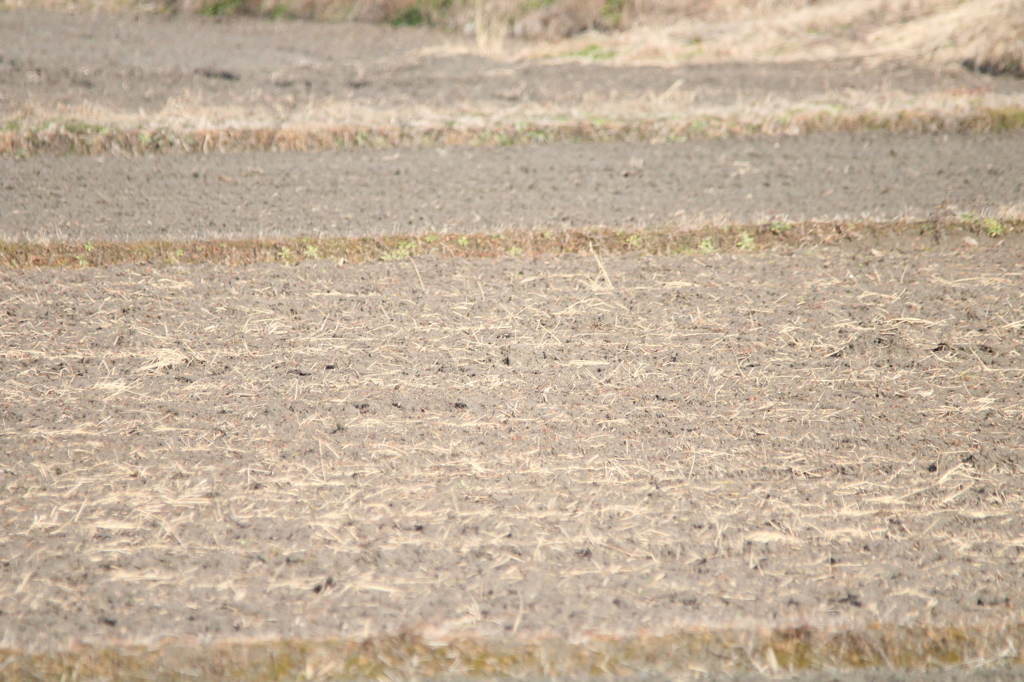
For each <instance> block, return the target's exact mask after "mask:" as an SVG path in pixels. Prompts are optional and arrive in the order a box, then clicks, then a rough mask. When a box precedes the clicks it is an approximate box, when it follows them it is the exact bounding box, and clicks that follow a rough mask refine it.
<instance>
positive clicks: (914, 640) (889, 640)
mask: <svg viewBox="0 0 1024 682" xmlns="http://www.w3.org/2000/svg"><path fill="white" fill-rule="evenodd" d="M993 642H999V644H1000V645H1001V648H998V649H991V648H990V647H991V644H992V643H993ZM1021 650H1024V633H1022V632H1021V629H1020V628H1019V627H1018V628H1007V629H1005V630H996V631H984V630H973V631H972V630H959V629H956V628H874V629H870V630H864V631H858V632H821V631H812V630H808V629H789V630H780V631H775V632H757V631H748V632H742V633H737V632H730V631H722V630H713V629H708V630H699V631H692V632H687V633H681V634H677V635H675V636H671V637H638V638H625V639H613V638H600V637H594V638H590V639H589V640H588V641H586V642H585V643H569V642H558V641H552V640H544V641H539V642H533V643H523V642H510V641H506V642H503V643H484V642H481V641H479V640H470V639H465V640H456V641H453V642H447V643H439V642H428V641H424V640H423V639H421V638H419V637H417V636H415V635H400V636H396V637H381V638H374V639H369V640H366V641H363V642H351V641H338V640H317V641H303V642H297V641H287V640H285V641H275V642H264V641H251V642H244V643H243V642H232V643H220V644H216V645H212V646H209V645H208V646H195V645H189V644H182V643H164V644H162V645H160V646H149V647H132V646H129V647H117V648H109V649H88V650H79V651H69V652H62V653H59V654H55V653H44V654H34V655H33V654H24V653H13V652H8V653H7V654H6V657H5V659H4V661H5V663H4V668H2V669H0V680H3V682H15V681H20V680H36V679H40V678H43V679H66V678H70V679H79V680H91V679H102V680H134V679H140V678H142V679H160V680H165V681H166V682H177V681H178V680H194V679H197V678H198V679H204V680H220V679H230V680H235V681H237V682H250V681H251V682H279V681H280V682H284V681H286V680H289V681H290V680H296V679H298V680H310V681H313V680H325V681H326V680H355V679H360V680H367V679H388V680H416V679H438V678H440V679H452V678H456V679H494V678H514V679H523V678H548V679H550V678H554V679H579V678H588V679H590V678H610V677H614V679H617V680H628V679H637V678H640V679H650V678H651V677H652V676H653V677H655V678H656V679H658V678H661V677H662V676H665V677H670V678H671V679H677V680H678V679H700V678H702V677H704V673H706V672H711V671H724V672H743V671H747V672H762V673H766V674H773V673H775V674H778V673H779V672H782V671H785V672H791V671H795V672H803V671H808V670H820V669H826V670H850V669H853V670H857V669H862V668H889V669H893V668H895V669H899V670H927V669H929V668H934V667H936V666H941V667H942V668H945V669H947V670H948V669H956V668H965V669H970V668H976V667H981V666H988V667H990V666H992V665H993V664H998V665H1001V666H1006V665H1020V664H1022V663H1024V658H1022V656H1021V654H1020V653H1014V651H1016V652H1020V651H1021ZM0 656H4V652H3V651H0Z"/></svg>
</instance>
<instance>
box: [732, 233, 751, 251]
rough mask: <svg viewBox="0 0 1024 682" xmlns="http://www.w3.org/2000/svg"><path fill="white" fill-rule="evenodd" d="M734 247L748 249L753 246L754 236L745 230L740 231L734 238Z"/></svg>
mask: <svg viewBox="0 0 1024 682" xmlns="http://www.w3.org/2000/svg"><path fill="white" fill-rule="evenodd" d="M736 248H737V249H741V250H743V251H750V250H751V249H753V248H754V238H753V237H751V236H750V233H749V232H747V231H746V230H744V231H743V232H740V237H739V239H737V240H736Z"/></svg>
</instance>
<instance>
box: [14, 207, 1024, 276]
mask: <svg viewBox="0 0 1024 682" xmlns="http://www.w3.org/2000/svg"><path fill="white" fill-rule="evenodd" d="M1022 228H1024V221H1022V220H1021V219H1020V218H994V217H988V218H979V217H975V216H960V217H958V218H953V219H948V218H947V219H943V220H940V221H936V220H905V221H891V222H883V223H872V222H867V221H862V222H850V221H836V222H796V223H794V222H790V221H788V220H784V219H779V220H772V221H768V222H765V223H761V224H758V225H707V226H704V227H696V228H695V227H688V228H684V229H679V228H648V229H643V230H613V229H608V228H593V229H589V230H565V229H551V230H545V231H537V230H525V231H523V230H510V231H502V232H501V233H499V234H493V235H481V234H477V235H467V234H451V233H442V234H438V233H426V234H416V235H410V236H401V235H388V236H384V235H382V236H375V237H354V238H344V237H338V238H330V237H317V238H313V237H297V238H293V239H249V240H237V241H232V240H213V241H190V242H174V241H152V242H147V241H133V242H100V241H97V242H85V243H78V242H29V241H19V242H9V241H0V267H6V268H26V267H68V266H72V267H74V266H79V267H98V266H110V265H120V264H123V263H151V264H162V265H180V264H199V263H217V264H221V265H250V264H253V263H285V264H295V263H299V262H302V261H307V260H311V261H316V260H334V261H338V262H341V263H367V262H374V261H390V260H405V259H409V258H413V257H423V256H440V257H442V258H497V257H502V256H512V257H525V258H537V257H539V256H550V255H561V254H579V253H586V252H587V251H588V250H592V249H597V250H598V251H599V252H601V253H612V254H629V253H636V254H650V255H672V254H676V255H679V254H688V255H694V254H705V255H706V254H711V253H719V252H724V253H730V252H737V251H740V252H741V251H755V250H763V249H778V248H799V247H810V246H815V245H820V244H837V243H844V242H847V243H861V244H862V245H863V243H864V242H865V240H867V241H869V242H871V243H880V242H882V241H884V240H885V239H888V238H891V237H892V236H893V235H898V234H903V235H916V236H918V237H921V236H924V237H925V238H926V240H929V239H930V240H933V241H934V242H935V243H940V242H942V241H946V242H949V241H958V240H959V241H963V240H968V242H971V241H972V240H973V242H974V243H979V241H982V240H984V241H987V240H992V239H1001V240H1006V239H1016V237H1017V235H1019V234H1021V231H1022Z"/></svg>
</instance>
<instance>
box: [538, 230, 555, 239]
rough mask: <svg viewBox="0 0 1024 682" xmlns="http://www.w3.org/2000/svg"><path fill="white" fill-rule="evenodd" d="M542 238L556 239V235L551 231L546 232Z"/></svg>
mask: <svg viewBox="0 0 1024 682" xmlns="http://www.w3.org/2000/svg"><path fill="white" fill-rule="evenodd" d="M541 236H542V237H544V239H554V238H555V233H554V232H552V231H551V230H544V233H543V234H542V235H541Z"/></svg>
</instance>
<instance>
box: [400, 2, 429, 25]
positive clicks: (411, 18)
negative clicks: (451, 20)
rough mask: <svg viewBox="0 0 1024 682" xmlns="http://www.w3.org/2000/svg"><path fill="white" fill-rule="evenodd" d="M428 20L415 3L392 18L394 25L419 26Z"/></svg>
mask: <svg viewBox="0 0 1024 682" xmlns="http://www.w3.org/2000/svg"><path fill="white" fill-rule="evenodd" d="M425 20H426V17H424V16H423V12H422V11H421V10H420V8H419V7H417V6H416V5H413V6H412V7H410V8H409V9H407V10H405V11H404V12H402V13H401V14H399V15H398V16H397V17H395V18H394V19H392V20H391V25H392V26H419V25H420V24H422V23H423V22H424V21H425Z"/></svg>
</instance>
